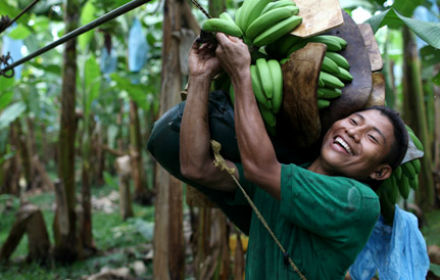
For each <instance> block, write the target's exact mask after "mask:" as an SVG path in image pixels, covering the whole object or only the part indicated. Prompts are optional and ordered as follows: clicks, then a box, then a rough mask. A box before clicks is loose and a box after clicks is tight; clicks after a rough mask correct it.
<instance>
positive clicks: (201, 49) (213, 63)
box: [188, 41, 221, 80]
mask: <svg viewBox="0 0 440 280" xmlns="http://www.w3.org/2000/svg"><path fill="white" fill-rule="evenodd" d="M188 66H189V73H190V76H191V77H194V78H195V77H197V78H198V77H200V78H206V79H209V80H211V79H212V78H214V76H215V75H216V74H217V73H218V72H219V71H220V69H221V67H220V62H219V60H218V58H217V57H216V56H215V46H214V45H212V44H210V43H203V44H199V43H197V41H195V42H194V43H193V45H192V48H191V51H190V53H189V58H188Z"/></svg>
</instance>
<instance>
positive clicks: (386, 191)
mask: <svg viewBox="0 0 440 280" xmlns="http://www.w3.org/2000/svg"><path fill="white" fill-rule="evenodd" d="M407 131H408V135H409V137H410V138H411V140H412V141H413V143H414V145H415V146H416V147H417V149H419V150H421V151H423V145H422V144H421V142H420V140H419V138H417V136H416V135H415V134H414V131H413V130H412V129H411V128H410V127H409V126H407ZM420 169H421V164H420V159H418V158H416V159H413V160H410V161H407V162H405V163H403V164H401V165H400V166H399V167H397V168H396V169H395V170H394V171H393V173H392V174H391V176H390V177H389V178H388V179H387V180H385V182H384V183H383V184H382V185H380V187H379V188H378V190H377V194H378V196H379V199H380V206H381V213H382V216H383V217H384V219H385V222H386V223H388V224H391V223H392V222H393V217H394V205H395V204H396V203H397V201H398V199H399V194H400V196H401V197H402V198H403V199H407V198H408V196H409V194H410V191H411V189H413V190H417V189H418V185H419V173H420Z"/></svg>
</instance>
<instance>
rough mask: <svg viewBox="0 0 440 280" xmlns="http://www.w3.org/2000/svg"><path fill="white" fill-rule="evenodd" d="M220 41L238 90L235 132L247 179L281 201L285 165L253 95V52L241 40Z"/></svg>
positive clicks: (220, 51)
mask: <svg viewBox="0 0 440 280" xmlns="http://www.w3.org/2000/svg"><path fill="white" fill-rule="evenodd" d="M217 40H218V42H219V47H218V48H217V51H216V54H217V57H219V60H220V63H221V65H222V67H223V69H224V70H225V71H226V72H227V73H228V74H229V76H230V78H231V80H232V84H233V86H234V92H235V107H234V112H235V130H236V134H237V139H238V147H239V149H240V157H241V161H242V164H243V168H244V175H245V177H246V178H247V179H248V180H249V181H252V182H254V183H256V184H257V185H258V186H260V187H261V188H263V189H264V190H266V191H267V192H268V193H269V194H271V195H272V196H273V197H275V198H276V199H278V200H279V199H280V194H281V188H280V178H281V164H280V163H279V162H278V160H277V158H276V154H275V150H274V148H273V145H272V142H271V140H270V138H269V136H268V134H267V132H266V128H265V126H264V122H263V119H262V118H261V115H260V111H259V109H258V105H257V101H256V100H255V97H254V94H253V90H252V82H251V74H250V54H249V51H248V49H247V46H246V44H244V43H243V41H241V40H240V39H238V38H235V37H227V36H226V35H224V34H223V33H217Z"/></svg>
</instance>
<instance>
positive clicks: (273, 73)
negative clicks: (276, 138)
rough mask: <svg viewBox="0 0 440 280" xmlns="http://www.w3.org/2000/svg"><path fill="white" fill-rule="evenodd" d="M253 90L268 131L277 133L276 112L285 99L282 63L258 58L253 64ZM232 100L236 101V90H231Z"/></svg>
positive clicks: (273, 133)
mask: <svg viewBox="0 0 440 280" xmlns="http://www.w3.org/2000/svg"><path fill="white" fill-rule="evenodd" d="M250 71H251V78H252V90H253V92H254V94H255V99H256V100H257V103H258V108H259V109H260V113H261V117H262V118H263V121H264V123H265V125H266V128H267V131H268V132H269V133H270V134H271V135H275V128H276V114H277V113H278V112H279V110H280V108H281V103H282V99H283V73H282V70H281V65H280V63H279V62H278V61H277V60H275V59H269V60H266V59H265V58H258V59H257V60H256V63H255V64H252V65H251V68H250ZM229 94H230V98H231V102H232V103H233V102H234V90H233V88H232V86H231V88H230V90H229Z"/></svg>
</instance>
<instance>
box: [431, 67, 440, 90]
mask: <svg viewBox="0 0 440 280" xmlns="http://www.w3.org/2000/svg"><path fill="white" fill-rule="evenodd" d="M432 81H433V82H434V83H435V84H436V85H438V86H440V71H439V72H438V73H437V75H435V77H434V78H433V79H432Z"/></svg>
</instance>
